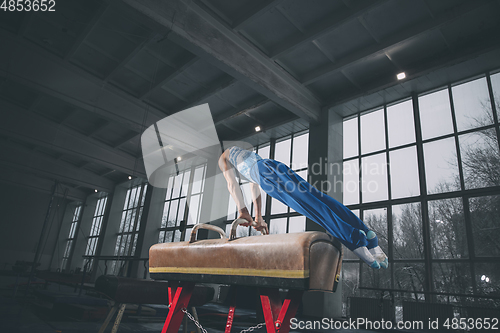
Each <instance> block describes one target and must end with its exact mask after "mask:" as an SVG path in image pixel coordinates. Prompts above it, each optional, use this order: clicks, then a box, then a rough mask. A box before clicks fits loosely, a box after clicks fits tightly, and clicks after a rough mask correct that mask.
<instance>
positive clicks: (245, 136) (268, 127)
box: [235, 114, 299, 141]
mask: <svg viewBox="0 0 500 333" xmlns="http://www.w3.org/2000/svg"><path fill="white" fill-rule="evenodd" d="M297 119H299V117H297V116H296V115H294V114H291V115H290V117H288V118H287V119H285V120H280V121H277V122H275V123H271V124H268V125H266V127H264V128H263V131H261V132H255V130H254V129H252V130H248V132H247V133H245V134H243V135H241V136H240V137H239V138H236V139H235V141H242V140H244V139H248V138H249V137H251V136H254V135H262V134H267V133H269V132H270V131H271V130H272V129H274V128H276V127H279V126H281V125H285V124H288V123H290V122H292V121H294V120H297ZM267 135H268V136H269V134H267Z"/></svg>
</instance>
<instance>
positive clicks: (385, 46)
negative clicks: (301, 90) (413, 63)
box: [302, 1, 490, 85]
mask: <svg viewBox="0 0 500 333" xmlns="http://www.w3.org/2000/svg"><path fill="white" fill-rule="evenodd" d="M488 3H490V1H466V2H465V3H463V4H462V5H460V6H457V7H456V8H454V9H453V10H448V11H446V12H445V13H444V14H441V15H440V16H438V17H436V18H435V19H429V20H426V21H424V22H422V23H419V24H416V25H414V26H412V27H411V28H408V29H406V30H403V31H400V32H398V33H396V34H395V35H393V36H391V37H388V38H386V39H385V40H382V41H381V42H380V43H378V44H375V45H370V46H368V47H366V48H364V49H361V50H359V51H356V52H353V53H352V54H350V55H349V56H346V57H345V58H342V59H339V60H338V61H337V62H336V63H334V64H328V65H325V66H322V67H321V68H319V69H317V70H314V71H312V72H311V73H309V74H307V75H305V76H304V78H303V79H302V83H303V84H305V85H309V84H312V83H314V82H316V81H318V80H320V79H322V78H324V77H326V76H329V75H332V74H334V73H337V72H339V71H341V70H343V69H345V68H347V67H348V66H350V65H352V64H355V63H357V62H360V61H363V60H365V59H367V58H369V57H373V56H375V55H378V54H382V53H385V52H387V51H389V50H390V49H391V48H394V47H395V46H397V45H399V44H402V43H405V42H407V41H409V40H411V39H413V38H416V37H418V36H420V35H422V34H424V33H427V32H428V31H431V30H434V29H439V28H440V27H442V26H444V25H446V24H448V23H450V22H452V21H455V20H457V19H459V18H460V17H461V16H463V15H465V14H467V13H469V12H471V11H473V10H475V9H478V8H480V7H482V6H484V5H486V4H488Z"/></svg>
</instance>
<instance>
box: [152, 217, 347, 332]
mask: <svg viewBox="0 0 500 333" xmlns="http://www.w3.org/2000/svg"><path fill="white" fill-rule="evenodd" d="M246 222H247V221H246V220H242V219H237V220H235V221H234V222H233V224H232V226H231V234H230V237H229V238H227V237H226V235H225V232H224V230H222V229H221V228H219V227H217V226H214V225H210V224H197V225H196V226H195V227H194V228H193V229H192V231H191V238H190V240H189V241H186V242H176V243H162V244H156V245H153V246H152V247H151V248H150V250H149V272H150V276H151V278H152V279H155V280H168V281H169V288H168V301H169V306H170V308H169V312H168V315H167V319H166V321H165V324H164V326H163V329H162V333H177V332H178V330H179V327H180V325H181V322H182V319H183V317H184V314H185V313H186V308H187V305H188V303H189V300H190V297H191V295H192V293H193V289H194V286H195V283H196V282H199V283H221V284H231V285H244V286H257V287H259V292H260V300H261V303H262V310H263V312H264V319H265V324H266V330H267V333H288V332H289V330H290V320H291V319H292V318H293V317H294V316H295V313H296V312H297V309H298V307H299V304H300V301H301V299H302V293H303V292H304V291H306V290H321V291H330V292H332V291H335V290H336V287H337V283H338V281H339V274H340V267H341V260H342V255H341V253H342V251H341V247H340V243H339V242H338V241H336V240H334V238H333V237H332V236H330V235H328V234H326V233H323V232H317V231H310V232H301V233H290V234H276V235H265V236H252V237H242V238H236V237H235V235H236V227H237V226H238V225H239V224H241V223H246ZM198 229H209V230H213V231H216V232H218V233H219V235H220V239H205V240H196V232H197V230H198ZM280 288H282V289H288V293H287V296H286V298H285V300H284V302H283V303H282V302H281V300H280V296H279V289H280ZM235 304H236V303H235V299H234V298H233V300H232V301H231V304H230V308H229V314H228V319H227V323H226V328H225V333H230V331H231V327H232V324H233V319H234V311H235Z"/></svg>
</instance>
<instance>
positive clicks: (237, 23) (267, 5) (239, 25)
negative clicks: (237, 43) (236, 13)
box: [233, 0, 284, 31]
mask: <svg viewBox="0 0 500 333" xmlns="http://www.w3.org/2000/svg"><path fill="white" fill-rule="evenodd" d="M283 1H284V0H271V1H269V0H267V1H264V2H262V3H261V4H257V5H254V7H253V8H251V9H249V10H244V13H243V14H242V15H241V16H240V17H239V18H238V19H236V20H234V22H233V29H234V30H236V31H238V30H241V29H243V28H244V27H245V26H246V25H248V24H250V23H252V22H255V20H256V19H258V18H259V17H261V16H262V15H263V14H265V13H267V12H268V11H270V10H271V9H273V8H274V7H276V6H278V5H279V4H280V3H282V2H283ZM255 2H256V1H252V2H251V3H255Z"/></svg>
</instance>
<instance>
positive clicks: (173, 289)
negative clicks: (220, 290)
mask: <svg viewBox="0 0 500 333" xmlns="http://www.w3.org/2000/svg"><path fill="white" fill-rule="evenodd" d="M169 283H170V285H169V286H168V304H170V308H169V309H168V315H167V319H166V320H165V324H164V325H163V329H162V330H161V333H177V332H179V327H180V326H181V323H182V318H184V312H182V309H187V306H188V303H189V299H190V298H191V294H192V293H193V289H194V283H192V282H184V283H181V284H180V285H179V283H178V282H169Z"/></svg>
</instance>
